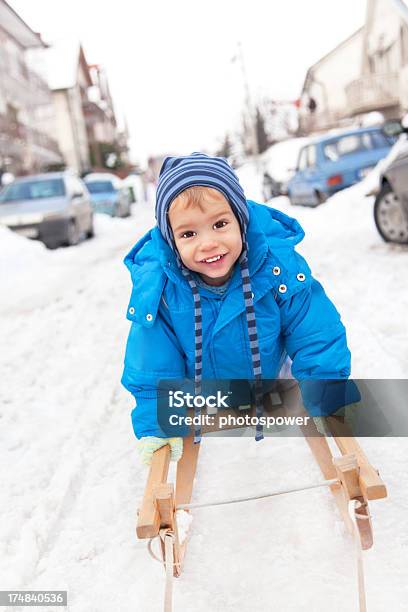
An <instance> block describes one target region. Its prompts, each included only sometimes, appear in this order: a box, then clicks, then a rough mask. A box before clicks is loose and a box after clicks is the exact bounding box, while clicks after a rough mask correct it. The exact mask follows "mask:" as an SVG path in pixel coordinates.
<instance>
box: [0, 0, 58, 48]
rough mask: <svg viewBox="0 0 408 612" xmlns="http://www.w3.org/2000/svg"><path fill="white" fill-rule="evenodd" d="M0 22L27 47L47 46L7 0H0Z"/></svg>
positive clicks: (4, 28)
mask: <svg viewBox="0 0 408 612" xmlns="http://www.w3.org/2000/svg"><path fill="white" fill-rule="evenodd" d="M0 24H1V27H2V28H3V30H5V31H6V32H7V33H8V34H9V35H10V36H12V37H13V38H14V39H15V40H16V41H17V42H18V43H19V44H20V45H21V46H22V47H24V48H25V49H29V48H32V47H46V46H47V45H46V44H45V43H44V41H42V40H41V36H40V35H39V34H38V33H37V32H34V31H33V30H32V29H31V28H30V27H29V26H28V25H27V24H26V22H25V21H24V20H23V19H21V17H20V16H19V15H18V14H17V13H16V11H15V10H14V9H13V8H12V7H11V6H10V5H9V4H7V2H6V1H5V0H0Z"/></svg>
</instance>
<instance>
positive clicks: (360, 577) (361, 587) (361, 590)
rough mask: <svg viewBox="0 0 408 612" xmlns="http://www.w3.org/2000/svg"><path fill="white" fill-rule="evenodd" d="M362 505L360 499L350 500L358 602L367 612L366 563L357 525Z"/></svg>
mask: <svg viewBox="0 0 408 612" xmlns="http://www.w3.org/2000/svg"><path fill="white" fill-rule="evenodd" d="M361 506H362V503H361V502H360V501H359V500H358V499H351V500H350V501H349V514H350V516H351V519H352V523H353V537H354V543H355V547H356V561H357V584H358V602H359V611H360V612H367V601H366V592H365V583H364V565H363V551H362V548H361V540H360V537H359V532H358V527H357V510H358V509H359V508H360V507H361ZM358 516H359V520H361V519H362V518H363V519H367V520H368V519H369V517H368V516H361V515H358Z"/></svg>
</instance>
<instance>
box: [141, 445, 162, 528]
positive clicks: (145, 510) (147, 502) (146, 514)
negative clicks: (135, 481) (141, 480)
mask: <svg viewBox="0 0 408 612" xmlns="http://www.w3.org/2000/svg"><path fill="white" fill-rule="evenodd" d="M169 463H170V446H169V445H168V444H166V446H162V447H161V448H159V450H157V451H155V452H154V453H153V458H152V463H151V465H150V471H149V475H148V478H147V483H146V488H145V492H144V496H143V500H142V505H141V508H140V510H139V516H138V520H137V527H136V533H137V537H138V538H141V539H143V538H153V537H154V536H156V535H157V534H158V533H159V529H160V515H159V511H158V509H157V506H156V504H155V501H154V489H155V487H156V486H157V485H160V484H163V483H165V482H166V480H167V474H168V472H169Z"/></svg>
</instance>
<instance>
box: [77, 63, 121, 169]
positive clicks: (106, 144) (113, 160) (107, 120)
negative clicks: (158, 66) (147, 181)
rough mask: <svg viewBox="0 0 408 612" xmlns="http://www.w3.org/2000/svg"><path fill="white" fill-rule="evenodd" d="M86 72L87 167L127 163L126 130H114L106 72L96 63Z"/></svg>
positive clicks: (113, 113)
mask: <svg viewBox="0 0 408 612" xmlns="http://www.w3.org/2000/svg"><path fill="white" fill-rule="evenodd" d="M88 69H89V73H90V76H91V81H92V86H91V88H90V89H89V90H88V99H87V101H85V102H84V114H85V122H86V130H87V135H88V142H89V149H90V158H91V165H92V166H93V167H99V168H102V167H104V166H106V165H107V166H110V167H114V166H118V165H119V164H120V162H122V163H124V164H127V163H128V157H127V154H128V146H127V130H126V127H125V129H124V130H123V131H119V129H118V125H117V121H116V116H115V111H114V107H113V100H112V96H111V93H110V89H109V83H108V78H107V75H106V72H105V70H104V69H103V68H102V67H101V66H99V65H97V64H92V65H90V66H88Z"/></svg>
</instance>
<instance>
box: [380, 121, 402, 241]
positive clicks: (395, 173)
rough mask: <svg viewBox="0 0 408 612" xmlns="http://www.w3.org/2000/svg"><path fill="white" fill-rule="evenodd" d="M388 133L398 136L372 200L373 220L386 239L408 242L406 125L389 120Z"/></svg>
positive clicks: (386, 129) (386, 130)
mask: <svg viewBox="0 0 408 612" xmlns="http://www.w3.org/2000/svg"><path fill="white" fill-rule="evenodd" d="M383 129H384V132H385V133H386V134H388V135H389V136H394V137H395V136H400V141H399V142H398V143H397V144H396V145H395V151H394V149H393V151H392V154H391V155H390V156H389V160H388V159H387V160H386V162H387V163H386V165H385V168H383V169H382V172H381V174H380V190H379V192H378V193H377V196H376V198H375V203H374V221H375V224H376V227H377V230H378V232H379V234H380V236H381V237H382V238H383V239H384V240H385V241H386V242H395V243H397V244H408V138H407V136H406V135H407V134H408V125H407V126H405V125H404V122H403V123H401V122H400V121H389V122H387V123H386V124H385V125H384V128H383Z"/></svg>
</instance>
